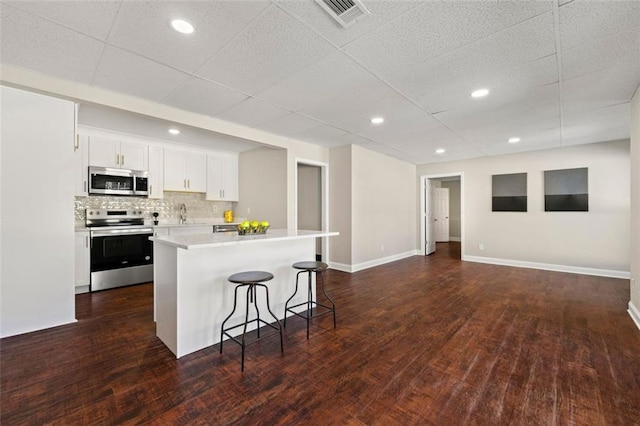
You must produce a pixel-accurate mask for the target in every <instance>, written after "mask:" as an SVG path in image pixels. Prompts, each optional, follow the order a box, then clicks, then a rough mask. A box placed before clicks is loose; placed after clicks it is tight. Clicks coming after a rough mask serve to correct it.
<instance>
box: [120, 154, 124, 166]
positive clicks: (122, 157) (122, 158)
mask: <svg viewBox="0 0 640 426" xmlns="http://www.w3.org/2000/svg"><path fill="white" fill-rule="evenodd" d="M120 159H121V160H122V164H120V165H121V166H124V154H122V155H121V156H120Z"/></svg>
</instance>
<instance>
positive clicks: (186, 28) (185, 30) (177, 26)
mask: <svg viewBox="0 0 640 426" xmlns="http://www.w3.org/2000/svg"><path fill="white" fill-rule="evenodd" d="M171 26H172V27H173V29H174V30H176V31H178V32H179V33H182V34H191V33H192V32H193V25H191V24H190V23H188V22H187V21H185V20H183V19H174V20H173V21H171Z"/></svg>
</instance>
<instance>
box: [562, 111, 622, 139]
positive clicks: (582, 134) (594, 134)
mask: <svg viewBox="0 0 640 426" xmlns="http://www.w3.org/2000/svg"><path fill="white" fill-rule="evenodd" d="M630 111H631V106H630V103H623V104H618V105H611V106H606V107H602V108H592V109H588V110H581V111H575V112H572V111H570V112H568V113H567V114H565V118H564V123H563V127H562V137H563V143H564V145H578V144H583V143H593V142H603V141H613V140H620V139H628V138H629V135H630V126H631V123H630V120H631V112H630Z"/></svg>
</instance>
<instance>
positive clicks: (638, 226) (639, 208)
mask: <svg viewBox="0 0 640 426" xmlns="http://www.w3.org/2000/svg"><path fill="white" fill-rule="evenodd" d="M629 308H630V312H632V316H634V319H635V321H636V325H637V326H638V328H640V90H636V94H635V95H634V97H633V100H632V102H631V301H630V303H629Z"/></svg>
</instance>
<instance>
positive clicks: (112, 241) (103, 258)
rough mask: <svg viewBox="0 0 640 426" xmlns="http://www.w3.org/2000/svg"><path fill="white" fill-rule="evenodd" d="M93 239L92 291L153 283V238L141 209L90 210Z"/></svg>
mask: <svg viewBox="0 0 640 426" xmlns="http://www.w3.org/2000/svg"><path fill="white" fill-rule="evenodd" d="M86 225H87V227H88V228H90V232H89V234H90V237H91V256H90V263H91V291H97V290H105V289H107V288H114V287H122V286H126V285H131V284H139V283H145V282H149V281H152V280H153V244H152V242H151V241H149V237H151V236H152V235H153V229H152V228H151V227H145V226H144V215H143V213H142V211H140V210H108V209H95V210H90V209H87V211H86Z"/></svg>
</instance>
